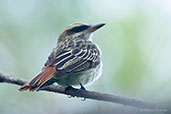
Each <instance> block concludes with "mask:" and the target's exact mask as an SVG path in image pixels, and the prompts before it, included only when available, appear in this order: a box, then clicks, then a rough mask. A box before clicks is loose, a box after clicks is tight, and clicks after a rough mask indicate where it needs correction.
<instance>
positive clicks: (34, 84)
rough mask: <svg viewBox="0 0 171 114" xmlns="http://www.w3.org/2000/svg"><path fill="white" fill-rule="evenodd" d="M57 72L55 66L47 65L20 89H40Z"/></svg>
mask: <svg viewBox="0 0 171 114" xmlns="http://www.w3.org/2000/svg"><path fill="white" fill-rule="evenodd" d="M55 72H56V68H55V67H47V68H46V69H43V70H42V71H41V72H40V73H39V74H38V75H36V76H35V77H34V78H33V79H32V80H30V81H29V82H27V83H26V84H25V85H24V86H22V87H21V88H20V89H18V90H19V91H25V90H30V91H34V90H37V89H39V88H40V87H41V86H42V85H43V84H44V83H46V82H47V81H48V80H49V79H50V78H52V77H53V75H54V74H55Z"/></svg>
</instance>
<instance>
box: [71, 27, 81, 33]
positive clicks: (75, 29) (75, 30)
mask: <svg viewBox="0 0 171 114" xmlns="http://www.w3.org/2000/svg"><path fill="white" fill-rule="evenodd" d="M72 31H73V32H81V29H80V27H75V28H73V29H72Z"/></svg>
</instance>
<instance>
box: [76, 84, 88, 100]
mask: <svg viewBox="0 0 171 114" xmlns="http://www.w3.org/2000/svg"><path fill="white" fill-rule="evenodd" d="M80 86H81V87H80V89H78V90H77V94H79V93H80V92H81V91H86V89H85V87H84V86H83V85H82V84H81V83H80ZM85 100H86V98H84V99H83V100H82V101H85Z"/></svg>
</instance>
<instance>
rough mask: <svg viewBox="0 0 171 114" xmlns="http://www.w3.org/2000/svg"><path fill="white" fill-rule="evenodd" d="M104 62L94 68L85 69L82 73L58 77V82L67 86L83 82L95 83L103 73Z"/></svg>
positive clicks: (86, 84)
mask: <svg viewBox="0 0 171 114" xmlns="http://www.w3.org/2000/svg"><path fill="white" fill-rule="evenodd" d="M102 66H103V65H102V62H101V63H100V64H99V65H98V66H97V67H96V68H93V69H90V70H87V71H83V72H80V73H75V74H69V75H66V76H63V77H61V78H59V79H56V82H57V83H58V84H59V85H61V86H64V87H66V86H67V85H70V86H79V85H80V83H81V84H83V85H84V86H88V85H91V84H92V83H94V82H95V81H96V80H97V79H98V78H99V77H100V76H101V74H102Z"/></svg>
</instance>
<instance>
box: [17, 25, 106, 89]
mask: <svg viewBox="0 0 171 114" xmlns="http://www.w3.org/2000/svg"><path fill="white" fill-rule="evenodd" d="M104 25H105V24H97V25H87V24H83V23H74V24H72V25H70V26H68V27H67V28H66V30H64V32H63V33H61V35H60V36H59V38H58V41H57V46H56V47H55V48H54V49H53V51H52V53H51V54H50V56H49V57H48V60H47V61H46V63H45V65H44V67H43V69H42V70H41V72H40V73H39V74H37V75H36V76H35V77H33V78H32V79H31V80H30V81H28V82H27V83H26V84H25V85H23V86H22V87H21V88H20V89H19V91H24V90H30V91H34V90H38V89H40V88H42V87H44V86H48V85H51V84H53V83H54V82H56V83H58V84H59V85H61V86H63V87H68V86H79V85H80V86H81V88H82V89H85V88H84V87H83V86H86V85H90V84H92V83H93V82H94V81H95V80H97V79H98V78H99V77H100V76H101V73H102V60H101V51H100V49H99V48H98V46H97V44H95V43H94V42H92V35H93V32H94V31H96V30H97V29H99V28H101V27H102V26H104Z"/></svg>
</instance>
